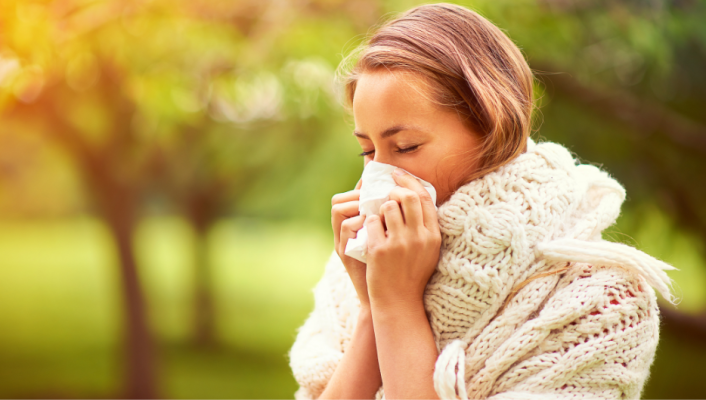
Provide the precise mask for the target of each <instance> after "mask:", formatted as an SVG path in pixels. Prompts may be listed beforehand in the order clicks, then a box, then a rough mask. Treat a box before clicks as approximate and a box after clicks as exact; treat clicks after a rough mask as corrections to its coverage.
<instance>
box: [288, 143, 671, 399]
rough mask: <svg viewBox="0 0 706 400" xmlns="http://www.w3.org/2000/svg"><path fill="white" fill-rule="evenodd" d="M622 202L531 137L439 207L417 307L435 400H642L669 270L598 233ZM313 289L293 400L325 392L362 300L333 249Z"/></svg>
mask: <svg viewBox="0 0 706 400" xmlns="http://www.w3.org/2000/svg"><path fill="white" fill-rule="evenodd" d="M624 199H625V191H624V189H623V187H622V186H621V185H620V184H619V183H618V182H616V181H615V180H614V179H612V178H611V177H610V176H608V174H607V173H605V172H603V171H601V170H599V169H598V168H596V167H594V166H592V165H580V164H579V165H577V163H576V161H575V160H574V159H573V157H572V156H571V154H570V153H569V152H568V151H567V150H566V149H565V148H564V147H562V146H560V145H558V144H554V143H541V144H534V143H533V142H532V141H531V140H530V141H529V142H528V148H527V152H525V153H524V154H522V155H520V156H519V157H517V158H516V159H515V160H513V161H511V162H510V163H508V164H507V165H505V166H503V167H501V168H499V169H498V170H496V171H494V172H492V173H489V174H486V175H485V176H483V177H481V178H479V179H476V180H474V181H472V182H470V183H468V184H467V185H464V186H462V187H461V188H459V189H458V190H457V191H456V192H455V193H454V194H453V195H452V196H451V198H450V199H449V201H447V202H446V203H444V204H443V205H442V206H441V207H439V210H438V216H439V225H440V229H441V234H442V240H443V241H442V247H441V253H440V257H439V263H438V265H437V269H436V271H435V272H434V274H433V275H432V277H431V279H430V280H429V283H428V285H427V288H426V291H425V294H424V305H425V309H426V312H427V315H428V317H429V322H430V325H431V328H432V332H433V334H434V339H435V341H436V344H437V348H438V349H439V352H440V354H439V358H438V360H437V363H436V367H435V371H434V385H435V388H436V391H437V394H438V395H439V396H440V397H441V398H443V399H455V398H461V399H467V398H476V399H478V398H492V399H496V400H499V399H533V398H542V399H545V398H555V397H556V398H606V399H607V398H610V399H613V398H621V399H622V398H639V396H640V392H641V390H642V387H643V385H644V383H645V380H646V378H647V376H648V374H649V367H650V364H651V363H652V359H653V357H654V352H655V349H656V346H657V341H658V328H659V315H658V309H657V303H656V296H655V293H654V290H653V289H652V287H654V288H655V289H657V290H658V291H659V292H660V293H661V294H662V295H663V296H664V297H665V298H666V299H668V300H669V301H673V298H672V296H671V293H670V286H669V285H670V280H669V278H668V277H667V275H666V273H665V270H669V269H673V268H672V267H670V266H669V265H667V264H665V263H663V262H661V261H659V260H657V259H655V258H653V257H650V256H648V255H647V254H645V253H642V252H641V251H638V250H636V249H634V248H632V247H629V246H626V245H623V244H618V243H611V242H607V241H604V240H602V239H601V232H602V231H603V230H604V229H605V228H607V227H608V226H610V225H611V224H613V223H614V222H615V220H616V218H617V217H618V215H619V213H620V206H621V204H622V202H623V201H624ZM555 271H559V272H558V273H551V272H555ZM548 272H549V273H548ZM529 278H533V279H532V280H530V281H529V283H527V284H525V285H519V284H520V283H521V282H526V280H527V279H529ZM513 291H514V293H513ZM314 294H315V303H316V306H315V309H314V312H313V313H312V314H311V316H310V317H309V319H308V320H307V321H306V323H305V324H304V326H302V327H301V329H300V331H299V334H298V336H297V339H296V341H295V343H294V346H293V347H292V350H291V352H290V359H291V366H292V370H293V372H294V376H295V378H296V379H297V381H298V382H299V384H300V385H301V388H300V390H299V391H297V393H296V397H297V398H302V399H303V398H316V397H318V396H319V395H320V394H321V392H322V391H323V389H324V388H325V387H326V384H327V382H328V380H329V379H330V378H331V375H332V374H333V372H334V370H335V368H336V365H338V362H339V361H340V359H341V357H342V356H343V353H344V352H345V350H346V348H347V345H348V343H349V342H350V338H351V335H352V332H353V329H354V327H355V321H356V317H357V314H358V310H359V307H360V303H359V301H358V299H357V296H356V293H355V289H354V288H353V285H352V283H351V281H350V279H349V278H348V275H347V273H346V271H345V268H344V267H343V264H342V263H341V261H340V259H339V258H338V256H337V255H336V254H335V253H333V254H332V256H331V258H330V260H329V262H328V264H327V266H326V271H325V273H324V276H323V278H322V279H321V281H320V282H319V283H318V285H317V286H316V288H315V290H314ZM508 299H510V300H509V301H508ZM506 303H507V304H506ZM380 396H382V389H381V391H380V392H378V397H380Z"/></svg>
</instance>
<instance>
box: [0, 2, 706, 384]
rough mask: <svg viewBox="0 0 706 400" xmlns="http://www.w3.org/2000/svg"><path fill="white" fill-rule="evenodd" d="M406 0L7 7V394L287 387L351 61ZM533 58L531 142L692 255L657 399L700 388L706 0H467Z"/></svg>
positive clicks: (319, 249)
mask: <svg viewBox="0 0 706 400" xmlns="http://www.w3.org/2000/svg"><path fill="white" fill-rule="evenodd" d="M417 4H420V3H419V2H415V1H408V0H356V1H344V0H291V1H288V0H212V1H205V0H188V1H187V0H168V1H167V0H151V1H139V0H130V1H125V0H105V1H93V0H57V1H16V0H4V1H2V2H0V397H3V398H8V397H10V398H115V397H130V398H151V397H167V398H291V397H292V396H293V393H294V391H295V390H296V388H297V385H296V383H295V381H294V379H293V378H292V376H291V372H290V370H289V367H288V359H287V351H288V349H289V348H290V346H291V344H292V342H293V340H294V337H295V334H296V328H297V327H298V326H300V325H301V324H302V323H303V321H304V319H305V318H306V317H307V315H308V313H309V312H310V311H311V309H312V306H313V297H312V293H311V288H312V287H313V285H314V284H315V283H316V282H317V280H318V279H319V277H320V276H321V273H322V272H323V267H324V263H325V261H326V259H327V257H328V255H329V254H330V252H331V251H332V242H333V240H332V235H331V232H330V199H331V196H332V195H333V194H335V193H339V192H342V191H347V190H350V189H351V188H352V187H353V186H354V185H355V183H356V182H357V180H358V177H359V175H360V173H361V171H362V160H361V159H360V158H359V157H357V153H359V152H360V149H359V148H358V145H357V142H356V141H355V140H354V139H353V138H352V136H351V135H350V132H351V131H352V129H353V126H352V118H351V117H350V116H349V115H347V114H346V112H345V111H344V109H343V107H342V106H341V105H340V103H339V101H338V96H339V95H338V93H339V89H338V88H337V87H336V86H335V85H334V72H335V69H336V67H337V65H338V63H339V62H340V60H341V59H342V57H343V55H345V54H348V52H350V51H351V50H352V49H353V48H355V47H356V46H357V45H358V44H359V43H361V41H362V40H363V39H364V37H365V35H366V34H367V33H369V32H370V31H371V27H373V26H375V25H376V24H378V23H379V22H380V21H382V20H383V19H384V18H389V17H391V16H394V15H395V13H398V12H401V11H404V10H407V9H408V8H410V7H412V6H414V5H417ZM459 4H462V5H465V6H468V7H470V8H472V9H475V10H476V11H478V12H480V13H481V14H483V15H484V16H486V17H487V18H489V19H490V20H491V21H493V22H494V23H496V24H497V25H498V26H500V27H501V28H502V29H504V30H505V31H506V32H507V34H508V35H509V36H510V37H511V38H512V39H513V40H515V42H516V43H517V44H518V45H519V46H520V47H521V48H522V50H523V51H524V53H525V55H526V57H527V59H528V60H529V63H530V66H531V67H532V68H534V69H535V70H536V71H537V74H538V82H537V85H536V89H537V98H538V104H539V105H540V107H541V111H540V112H539V113H538V119H537V120H538V122H537V133H536V134H535V139H539V140H552V141H557V142H560V143H563V144H565V145H566V146H568V147H569V148H570V149H571V150H572V151H574V152H575V153H576V154H577V155H579V156H580V157H581V159H582V160H584V161H586V162H591V163H595V164H597V165H601V166H603V167H604V168H605V169H606V170H608V171H609V172H610V173H612V174H613V175H614V176H615V177H616V178H617V179H618V180H619V181H620V182H622V183H623V184H624V185H625V186H626V188H627V190H628V196H629V198H628V200H627V201H626V203H625V205H624V208H623V214H622V216H621V218H620V219H619V221H618V224H617V226H615V227H614V228H611V230H610V232H608V233H606V235H605V236H606V237H607V238H609V239H611V240H615V241H620V242H624V243H627V244H630V245H633V246H636V247H638V248H640V249H643V250H645V251H647V252H648V253H649V254H651V255H653V256H656V257H658V258H661V259H663V260H665V261H667V262H668V263H671V264H673V265H675V266H676V267H677V268H679V269H680V271H675V272H673V273H672V274H671V276H672V277H673V278H674V279H675V281H676V283H677V285H676V286H677V291H678V294H679V295H680V297H681V298H682V302H681V304H680V305H679V306H678V307H677V308H674V307H671V306H669V305H666V304H664V303H663V304H662V309H663V323H662V330H661V342H660V346H659V348H658V350H657V356H656V360H655V364H654V365H653V367H652V373H651V377H650V379H649V381H648V383H647V385H646V388H645V392H644V393H643V396H644V397H645V398H706V379H704V377H705V376H706V247H705V243H706V207H705V206H704V205H706V177H705V176H706V113H705V111H706V24H704V22H703V21H704V18H706V3H705V2H703V1H697V0H614V1H599V0H580V1H579V0H537V1H534V0H514V1H507V0H487V1H481V0H478V1H473V2H459Z"/></svg>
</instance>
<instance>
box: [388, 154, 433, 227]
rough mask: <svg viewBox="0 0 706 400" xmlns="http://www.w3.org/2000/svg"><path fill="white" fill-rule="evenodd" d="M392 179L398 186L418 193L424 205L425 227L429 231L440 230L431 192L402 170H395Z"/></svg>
mask: <svg viewBox="0 0 706 400" xmlns="http://www.w3.org/2000/svg"><path fill="white" fill-rule="evenodd" d="M392 178H393V179H394V180H395V182H396V183H397V184H398V185H400V186H402V187H404V188H407V189H410V190H412V191H414V192H415V193H417V195H418V196H419V201H420V202H421V205H422V215H423V220H424V226H425V227H427V229H431V230H438V229H439V221H438V220H437V218H438V217H437V215H436V205H435V204H434V201H432V199H431V195H430V194H429V192H427V190H426V189H424V186H422V184H421V183H419V181H418V180H417V179H416V178H415V177H413V176H412V175H410V174H408V173H407V172H405V171H404V170H403V169H400V168H398V169H396V170H395V172H394V173H393V174H392Z"/></svg>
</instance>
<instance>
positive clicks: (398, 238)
mask: <svg viewBox="0 0 706 400" xmlns="http://www.w3.org/2000/svg"><path fill="white" fill-rule="evenodd" d="M398 173H399V174H398ZM392 176H393V178H394V179H395V182H397V184H398V185H399V186H400V187H396V188H394V189H393V190H392V192H390V200H389V201H387V202H385V203H383V205H382V206H381V207H380V217H377V216H369V217H367V218H366V220H365V226H367V228H368V255H367V261H368V264H367V269H368V270H367V284H368V293H369V295H370V298H371V301H372V302H373V303H374V305H375V306H378V305H380V306H383V307H385V306H388V305H395V304H400V303H409V302H410V301H412V302H415V303H418V304H421V301H422V297H423V294H424V288H425V287H426V284H427V282H428V281H429V278H430V277H431V275H432V273H433V272H434V269H435V268H436V265H437V263H438V261H439V250H440V248H441V233H440V231H439V223H438V220H437V214H436V208H435V207H434V202H433V201H432V199H431V196H430V195H429V193H428V192H427V191H426V189H424V187H423V186H422V185H421V184H420V183H419V181H417V180H416V179H415V178H414V177H413V176H411V175H409V174H407V173H406V172H404V171H403V170H401V169H397V170H395V173H393V175H392ZM385 228H387V230H386V229H385Z"/></svg>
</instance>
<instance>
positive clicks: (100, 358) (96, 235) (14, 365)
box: [0, 218, 332, 398]
mask: <svg viewBox="0 0 706 400" xmlns="http://www.w3.org/2000/svg"><path fill="white" fill-rule="evenodd" d="M135 240H136V248H137V254H138V259H139V261H140V266H141V271H140V274H141V277H142V279H143V284H144V286H145V289H146V292H147V294H148V300H149V314H150V319H151V321H150V322H151V324H152V327H153V330H154V332H155V333H156V334H157V337H158V339H159V342H160V348H159V355H160V386H161V388H162V392H163V393H162V394H163V395H164V396H166V397H172V398H291V397H292V396H293V392H294V391H295V390H296V388H297V385H296V383H295V381H294V379H293V378H292V376H291V372H290V370H289V367H288V360H287V357H286V353H287V350H288V349H289V347H290V346H291V344H292V342H293V340H294V337H295V334H296V328H297V327H298V326H300V325H301V324H302V323H303V321H304V319H305V318H306V316H307V314H308V313H309V312H310V311H311V308H312V306H313V297H312V295H311V288H312V287H313V285H314V284H315V283H316V281H317V280H318V279H319V278H320V276H321V273H322V272H323V267H324V264H325V262H326V259H327V258H328V256H329V255H330V252H331V248H332V246H331V238H330V237H329V233H328V232H327V231H326V230H325V229H321V228H316V227H312V226H310V225H307V224H306V223H296V222H294V223H265V222H262V221H254V220H231V221H222V222H221V223H219V224H218V225H217V226H215V227H214V229H213V230H212V231H211V232H210V234H209V236H208V238H207V242H206V243H207V248H208V255H209V256H208V258H209V259H210V262H211V265H212V267H213V289H214V295H215V297H216V300H217V302H216V305H217V316H218V336H219V342H220V343H221V346H219V347H218V348H216V349H211V350H201V349H196V348H193V347H191V346H190V345H189V344H188V339H189V337H190V334H191V329H190V328H191V326H190V320H191V317H192V313H191V311H192V310H191V295H192V288H191V286H190V284H191V281H190V279H191V278H192V277H193V265H192V263H190V262H189V260H192V259H193V240H194V236H193V232H192V230H191V229H189V226H188V224H186V223H185V222H184V221H183V220H180V219H177V218H152V219H149V220H147V221H145V222H144V223H143V224H141V226H140V229H139V231H138V232H137V234H136V238H135ZM116 268H117V266H116V263H115V259H114V251H113V248H112V245H111V241H110V236H109V234H108V232H107V231H106V230H105V228H104V227H103V225H102V224H100V223H99V222H97V221H95V220H93V219H88V218H82V219H75V220H65V221H54V222H46V221H43V222H35V223H30V222H22V223H3V224H2V225H0V397H3V398H7V397H44V398H61V397H64V398H66V397H94V398H100V397H115V396H116V395H117V394H118V393H119V382H120V379H119V377H120V374H121V368H120V328H121V309H120V302H119V296H118V293H119V292H118V286H117V283H118V282H117V276H118V275H117V270H116Z"/></svg>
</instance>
